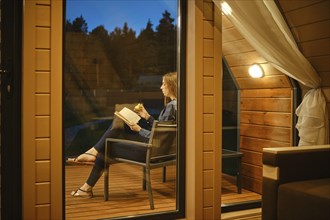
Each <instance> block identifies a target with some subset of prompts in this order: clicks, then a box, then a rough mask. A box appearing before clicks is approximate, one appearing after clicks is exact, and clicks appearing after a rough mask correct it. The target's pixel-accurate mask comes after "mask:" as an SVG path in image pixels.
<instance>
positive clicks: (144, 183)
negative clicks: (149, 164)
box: [142, 167, 147, 191]
mask: <svg viewBox="0 0 330 220" xmlns="http://www.w3.org/2000/svg"><path fill="white" fill-rule="evenodd" d="M142 173H143V176H142V189H143V190H144V191H145V190H146V189H147V186H146V185H147V184H146V168H145V167H142Z"/></svg>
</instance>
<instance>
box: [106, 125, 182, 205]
mask: <svg viewBox="0 0 330 220" xmlns="http://www.w3.org/2000/svg"><path fill="white" fill-rule="evenodd" d="M176 127H177V126H176V124H172V123H167V122H158V121H154V124H153V126H152V129H151V135H150V139H149V142H148V143H144V142H137V141H130V140H124V139H115V138H107V139H106V142H105V155H107V156H105V169H104V199H105V200H106V201H107V200H108V196H109V195H108V194H109V191H108V188H109V165H111V164H114V163H129V164H135V165H139V166H141V167H142V168H143V189H144V190H145V189H147V191H148V197H149V203H150V209H154V202H153V195H152V187H151V178H150V170H151V169H154V168H160V167H162V168H163V181H164V182H165V181H166V166H169V165H174V164H176V137H177V129H176ZM114 145H118V147H120V146H125V147H126V148H127V147H128V149H129V148H130V147H131V148H132V150H133V149H137V148H139V149H141V148H142V149H143V148H145V151H142V152H143V153H142V154H145V155H144V157H145V159H144V160H141V153H139V156H137V155H135V154H134V152H132V154H131V155H130V156H129V159H128V157H127V155H126V156H124V155H123V157H121V156H120V155H118V153H117V154H116V155H115V156H113V155H112V152H111V147H113V146H114ZM140 152H141V151H140ZM135 157H136V158H135Z"/></svg>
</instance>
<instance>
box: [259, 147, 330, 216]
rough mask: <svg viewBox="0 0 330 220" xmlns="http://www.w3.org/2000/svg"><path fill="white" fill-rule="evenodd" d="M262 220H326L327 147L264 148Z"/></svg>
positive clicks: (329, 190)
mask: <svg viewBox="0 0 330 220" xmlns="http://www.w3.org/2000/svg"><path fill="white" fill-rule="evenodd" d="M262 161H263V178H262V219H263V220H287V219H290V220H298V219H299V220H304V219H306V220H323V219H326V220H329V219H330V145H316V146H299V147H281V148H264V149H263V152H262Z"/></svg>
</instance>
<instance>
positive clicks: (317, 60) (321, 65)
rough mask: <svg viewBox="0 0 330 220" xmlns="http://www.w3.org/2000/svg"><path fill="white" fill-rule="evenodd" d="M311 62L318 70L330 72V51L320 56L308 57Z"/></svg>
mask: <svg viewBox="0 0 330 220" xmlns="http://www.w3.org/2000/svg"><path fill="white" fill-rule="evenodd" d="M307 59H308V60H309V62H311V64H312V66H313V67H314V68H315V70H316V71H317V72H329V71H330V63H329V60H330V53H329V55H325V56H318V57H308V58H307Z"/></svg>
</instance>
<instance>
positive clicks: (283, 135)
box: [240, 124, 291, 143]
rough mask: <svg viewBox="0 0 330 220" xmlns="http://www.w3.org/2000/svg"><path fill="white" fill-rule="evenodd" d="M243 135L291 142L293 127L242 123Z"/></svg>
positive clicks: (241, 130) (241, 131) (241, 132)
mask: <svg viewBox="0 0 330 220" xmlns="http://www.w3.org/2000/svg"><path fill="white" fill-rule="evenodd" d="M240 134H241V136H246V137H254V138H260V139H268V140H275V141H281V142H289V143H290V142H291V129H290V128H283V127H271V126H261V125H251V124H241V125H240Z"/></svg>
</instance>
